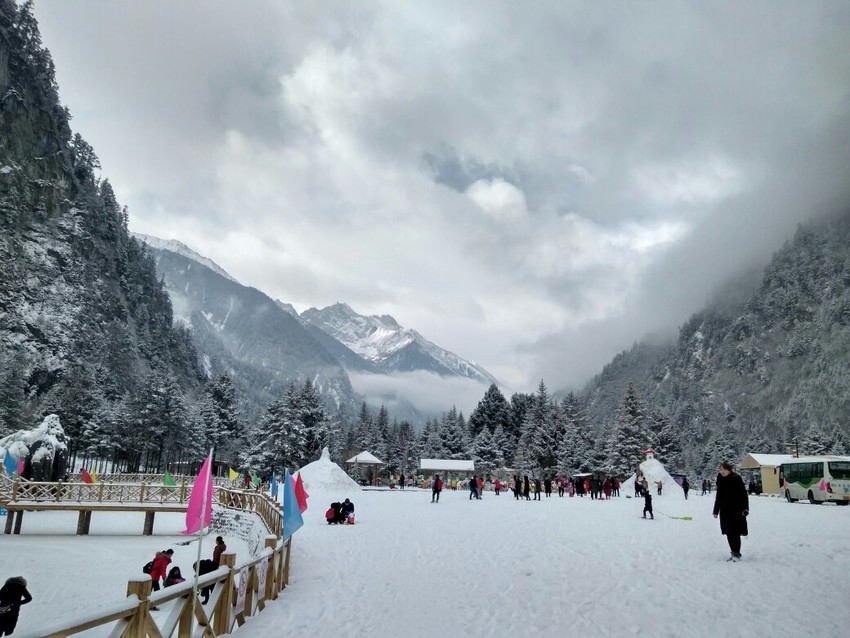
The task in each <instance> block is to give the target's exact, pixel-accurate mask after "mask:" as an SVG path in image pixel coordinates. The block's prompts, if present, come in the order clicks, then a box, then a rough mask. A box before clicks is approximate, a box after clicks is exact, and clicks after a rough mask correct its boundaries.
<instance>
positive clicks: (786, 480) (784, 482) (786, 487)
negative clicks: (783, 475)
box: [782, 479, 788, 490]
mask: <svg viewBox="0 0 850 638" xmlns="http://www.w3.org/2000/svg"><path fill="white" fill-rule="evenodd" d="M782 487H783V488H785V489H786V490H787V489H788V479H782Z"/></svg>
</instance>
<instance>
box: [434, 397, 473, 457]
mask: <svg viewBox="0 0 850 638" xmlns="http://www.w3.org/2000/svg"><path fill="white" fill-rule="evenodd" d="M439 433H440V438H441V439H442V443H443V452H444V454H445V455H446V456H445V458H448V459H468V458H469V456H470V455H469V447H470V446H469V442H468V441H467V433H466V425H465V423H464V422H463V416H462V415H461V416H460V417H458V413H457V408H456V407H454V406H452V408H451V410H449V411H448V413H447V414H446V415H445V416H443V418H442V420H441V421H440V428H439Z"/></svg>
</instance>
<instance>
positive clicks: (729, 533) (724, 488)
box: [714, 463, 750, 561]
mask: <svg viewBox="0 0 850 638" xmlns="http://www.w3.org/2000/svg"><path fill="white" fill-rule="evenodd" d="M716 485H717V493H716V495H715V497H714V518H717V517H718V516H720V533H721V534H725V535H726V540H727V541H728V543H729V550H730V551H731V552H732V556H730V557H729V560H730V561H739V560H741V536H746V535H747V516H749V513H750V499H749V496H747V488H745V487H744V481H743V479H742V478H741V477H740V476H739V475H738V474H736V473H735V471H734V470H733V469H732V466H731V465H729V464H728V463H721V464H720V473H719V474H718V475H717V483H716Z"/></svg>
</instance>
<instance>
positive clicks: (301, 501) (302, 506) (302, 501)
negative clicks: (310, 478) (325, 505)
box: [295, 472, 310, 514]
mask: <svg viewBox="0 0 850 638" xmlns="http://www.w3.org/2000/svg"><path fill="white" fill-rule="evenodd" d="M295 498H297V499H298V509H299V510H301V513H302V514H303V513H304V512H306V511H307V499H308V498H310V495H309V494H307V490H305V489H304V482H303V481H302V480H301V472H298V478H297V479H295Z"/></svg>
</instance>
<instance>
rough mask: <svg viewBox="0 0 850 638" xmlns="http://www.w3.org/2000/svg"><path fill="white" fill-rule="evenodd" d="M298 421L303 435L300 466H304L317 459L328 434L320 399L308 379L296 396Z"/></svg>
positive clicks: (326, 421)
mask: <svg viewBox="0 0 850 638" xmlns="http://www.w3.org/2000/svg"><path fill="white" fill-rule="evenodd" d="M298 419H299V421H300V422H301V427H302V431H303V433H304V452H303V457H302V459H301V461H302V462H301V465H306V464H307V463H311V462H312V461H315V460H317V459H318V458H319V456H320V455H321V453H322V448H323V447H325V445H327V444H328V438H329V434H330V432H329V422H328V417H327V415H326V414H325V407H324V404H323V403H322V398H321V397H320V396H319V393H318V392H316V389H315V387H314V386H313V382H312V381H311V380H310V379H307V380H306V381H305V382H304V385H303V386H302V387H301V392H300V393H299V395H298Z"/></svg>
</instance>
